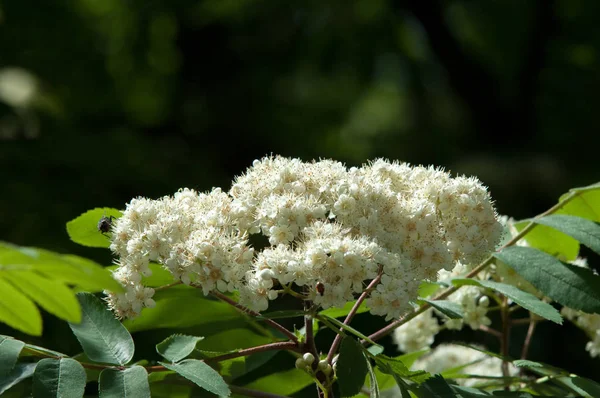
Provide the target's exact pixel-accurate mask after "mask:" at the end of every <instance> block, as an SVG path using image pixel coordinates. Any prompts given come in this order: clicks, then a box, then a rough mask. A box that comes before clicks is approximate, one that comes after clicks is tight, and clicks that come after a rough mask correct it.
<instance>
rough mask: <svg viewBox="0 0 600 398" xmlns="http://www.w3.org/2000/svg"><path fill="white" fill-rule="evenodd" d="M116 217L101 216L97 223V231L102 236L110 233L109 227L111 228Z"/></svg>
mask: <svg viewBox="0 0 600 398" xmlns="http://www.w3.org/2000/svg"><path fill="white" fill-rule="evenodd" d="M115 218H116V217H114V216H108V217H107V216H102V218H101V219H100V221H98V231H100V232H101V233H102V234H103V235H104V234H106V233H107V232H110V227H111V226H112V221H113V220H114V219H115Z"/></svg>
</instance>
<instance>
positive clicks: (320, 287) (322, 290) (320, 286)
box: [316, 282, 325, 296]
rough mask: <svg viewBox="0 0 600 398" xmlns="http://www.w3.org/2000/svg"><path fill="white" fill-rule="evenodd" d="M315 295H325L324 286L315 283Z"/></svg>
mask: <svg viewBox="0 0 600 398" xmlns="http://www.w3.org/2000/svg"><path fill="white" fill-rule="evenodd" d="M316 289H317V293H319V296H322V295H323V293H325V285H324V284H322V283H321V282H317V287H316Z"/></svg>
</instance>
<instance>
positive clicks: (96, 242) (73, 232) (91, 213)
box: [67, 207, 123, 248]
mask: <svg viewBox="0 0 600 398" xmlns="http://www.w3.org/2000/svg"><path fill="white" fill-rule="evenodd" d="M122 215H123V213H121V211H120V210H117V209H113V208H110V207H102V208H95V209H93V210H88V211H87V212H85V213H83V214H82V215H80V216H79V217H77V218H75V219H73V220H71V221H69V222H68V223H67V233H68V234H69V238H71V240H72V241H73V242H75V243H79V244H80V245H83V246H89V247H102V248H108V247H109V246H110V239H109V238H108V236H105V235H104V234H102V233H101V232H100V231H99V230H98V221H100V219H101V218H102V217H110V216H112V217H115V218H119V217H121V216H122ZM108 234H110V232H109V233H108Z"/></svg>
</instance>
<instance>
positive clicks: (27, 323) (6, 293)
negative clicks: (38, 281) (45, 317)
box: [0, 270, 42, 336]
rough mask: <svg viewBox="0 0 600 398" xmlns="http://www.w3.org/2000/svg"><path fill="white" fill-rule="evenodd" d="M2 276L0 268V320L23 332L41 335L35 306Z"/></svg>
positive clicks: (38, 313) (39, 316)
mask: <svg viewBox="0 0 600 398" xmlns="http://www.w3.org/2000/svg"><path fill="white" fill-rule="evenodd" d="M2 276H3V275H2V271H1V270H0V292H2V298H0V322H4V323H6V324H7V325H8V326H10V327H12V328H15V329H17V330H20V331H22V332H24V333H27V334H30V335H33V336H41V334H42V316H41V315H40V312H39V311H38V309H37V307H36V306H35V304H33V302H32V301H31V300H30V299H28V298H27V297H26V296H25V295H24V294H23V293H21V292H20V291H19V290H17V289H15V288H14V286H13V285H11V284H10V283H8V282H7V281H6V280H4V279H2Z"/></svg>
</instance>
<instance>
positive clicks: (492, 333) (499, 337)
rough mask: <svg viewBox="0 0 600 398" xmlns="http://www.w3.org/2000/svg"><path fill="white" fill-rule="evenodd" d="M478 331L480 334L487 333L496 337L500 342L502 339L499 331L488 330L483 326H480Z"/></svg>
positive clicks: (488, 328)
mask: <svg viewBox="0 0 600 398" xmlns="http://www.w3.org/2000/svg"><path fill="white" fill-rule="evenodd" d="M479 330H481V331H482V332H486V333H489V334H491V335H493V336H496V337H497V338H498V339H500V340H501V339H502V332H500V331H498V330H496V329H492V328H490V327H488V326H485V325H480V326H479Z"/></svg>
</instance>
